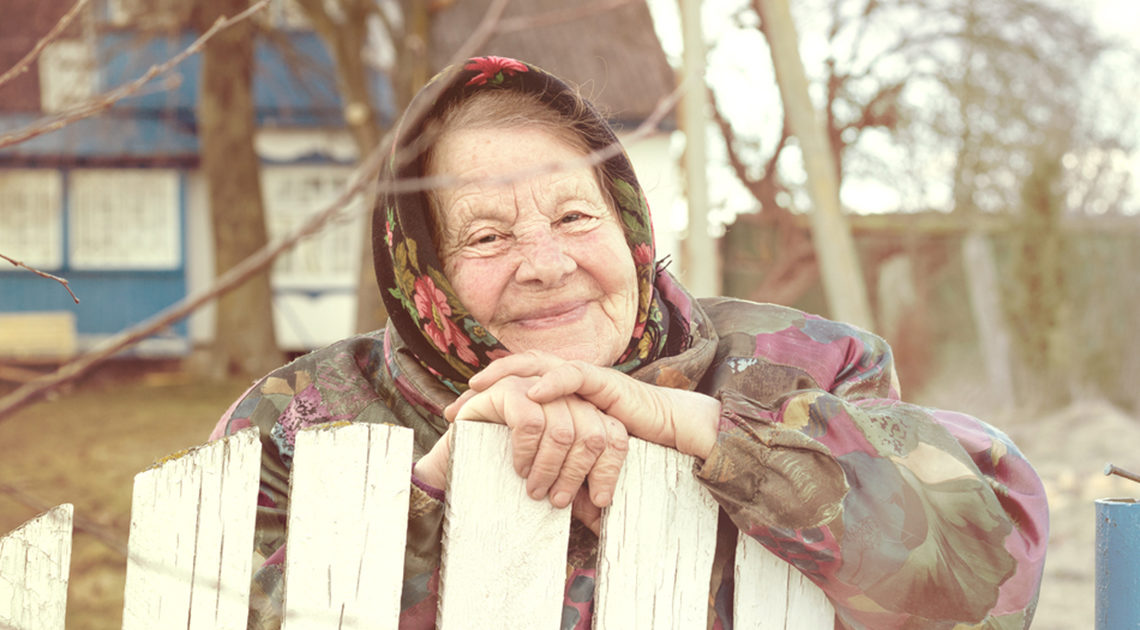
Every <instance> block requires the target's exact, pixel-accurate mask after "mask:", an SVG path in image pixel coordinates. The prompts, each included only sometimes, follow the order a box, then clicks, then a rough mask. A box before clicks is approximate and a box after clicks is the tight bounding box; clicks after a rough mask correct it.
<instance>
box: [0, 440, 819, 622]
mask: <svg viewBox="0 0 1140 630" xmlns="http://www.w3.org/2000/svg"><path fill="white" fill-rule="evenodd" d="M508 449H509V446H508V437H507V429H506V428H505V427H502V426H499V425H491V424H481V423H467V422H462V423H459V424H458V425H457V426H456V436H455V447H454V451H453V462H452V469H451V470H452V478H451V481H450V486H449V488H448V492H447V502H446V508H445V517H444V518H445V520H444V544H443V564H442V570H441V577H440V581H441V589H440V591H441V592H440V603H439V613H438V621H437V624H438V626H437V627H439V628H445V629H449V630H450V629H458V628H518V629H521V630H533V629H535V628H551V629H553V628H558V627H559V624H560V619H561V614H562V609H561V608H562V597H563V589H564V586H565V580H566V548H567V544H568V540H569V531H570V510H569V509H568V508H567V509H560V510H559V509H554V508H552V507H551V506H550V504H549V502H547V501H534V500H531V499H530V498H528V497H527V496H526V494H525V489H524V481H523V480H522V479H521V478H519V477H518V475H516V474H515V473H514V471H513V469H512V468H511V466H510V464H509V461H510V457H509V450H508ZM260 450H261V445H260V442H259V439H258V434H257V431H256V429H246V430H244V431H241V432H239V433H238V434H236V435H233V436H231V437H229V438H227V439H225V440H222V441H219V442H215V443H212V444H208V445H205V446H202V447H199V448H196V449H194V450H192V451H189V452H187V453H184V454H181V455H178V456H174V457H171V458H169V459H167V460H166V461H164V462H162V463H161V464H160V465H157V466H155V467H154V468H151V469H150V470H147V471H144V472H142V473H139V475H137V476H136V477H135V486H134V496H133V505H132V509H131V530H130V539H129V558H128V561H127V576H126V590H125V592H124V602H125V603H124V611H123V628H124V630H134V629H140V630H141V629H145V630H154V629H164V628H187V629H190V630H196V629H200V630H226V629H234V630H241V629H244V628H245V627H246V617H247V604H248V599H249V589H250V574H251V571H252V569H253V567H252V562H253V560H252V558H253V528H254V514H255V509H256V495H257V484H258V467H259V459H260ZM411 467H412V435H411V431H410V430H409V429H406V428H400V427H390V426H385V425H373V424H341V425H328V426H323V427H315V428H311V429H306V430H304V431H301V432H300V433H299V434H298V435H297V447H296V457H295V460H294V464H293V475H292V482H291V487H290V505H291V508H290V511H289V530H288V541H287V548H288V553H287V554H286V564H285V576H286V580H285V619H284V628H285V629H286V630H301V629H309V628H311V629H314V630H315V629H326V628H328V629H331V628H338V629H348V628H358V629H368V630H373V629H378V628H396V627H397V625H398V617H399V609H400V589H401V582H402V569H403V553H404V545H405V537H406V523H405V522H404V521H403V518H404V517H403V515H405V514H407V511H408V497H409V484H408V474H409V471H410V470H411ZM691 470H692V459H691V458H690V457H686V456H683V455H681V454H679V453H677V452H676V451H673V450H671V449H666V448H662V447H659V446H656V445H654V444H649V443H647V442H642V441H640V440H632V444H631V446H630V452H629V456H628V458H627V460H626V463H625V467H624V469H623V471H622V474H621V478H620V479H619V482H618V487H617V491H616V494H615V497H614V503H613V505H612V507H610V508H609V510H608V511H607V512H606V514H605V516H604V519H603V524H602V535H601V547H600V549H599V561H598V571H597V580H596V590H595V600H594V601H595V609H594V615H595V625H594V627H595V628H609V629H611V630H615V629H619V628H620V629H622V630H636V629H638V628H686V629H687V628H705V627H706V615H707V608H708V602H709V593H708V589H709V578H710V575H711V571H712V563H713V553H714V550H715V547H716V521H717V506H716V503H715V502H714V501H713V500H712V498H711V497H710V496H709V494H708V492H707V491H706V490H705V489H704V488H703V487H701V486H700V485H699V484H698V483H697V482H696V480H695V479H694V478H693V475H692V473H691ZM397 514H398V515H401V517H400V518H396V517H395V516H394V515H397ZM71 520H72V507H71V506H70V505H66V504H65V505H61V506H59V507H56V508H54V509H52V510H50V511H48V512H46V513H45V514H43V515H41V516H39V517H37V518H35V519H33V520H31V521H28V522H27V523H25V524H24V525H23V526H21V527H20V528H18V529H16V530H15V531H13V532H12V533H10V534H8V535H7V536H6V537H4V538H0V628H15V629H17V630H63V628H64V610H65V605H66V597H67V580H68V573H69V565H70V556H71V529H72V527H71ZM736 563H737V564H736V567H735V581H736V594H735V603H734V606H735V624H734V625H735V627H736V628H759V629H765V630H767V629H780V630H795V629H800V630H809V629H810V630H831V629H832V627H833V619H834V612H833V610H832V608H831V605H830V604H829V603H828V601H827V599H826V598H825V597H824V595H823V593H822V592H821V591H820V590H819V589H818V588H817V587H816V586H815V585H814V584H812V583H811V582H810V581H808V580H807V579H805V578H804V577H803V576H802V575H801V574H800V573H799V572H797V571H795V570H794V569H791V568H790V566H789V565H788V564H787V563H785V562H783V561H782V560H780V559H778V558H776V557H775V556H774V555H772V554H771V553H770V552H768V551H767V550H766V549H764V548H763V547H761V546H760V545H759V544H757V543H756V542H755V541H753V540H751V539H749V538H748V537H745V536H742V537H740V540H739V542H738V544H737V549H736Z"/></svg>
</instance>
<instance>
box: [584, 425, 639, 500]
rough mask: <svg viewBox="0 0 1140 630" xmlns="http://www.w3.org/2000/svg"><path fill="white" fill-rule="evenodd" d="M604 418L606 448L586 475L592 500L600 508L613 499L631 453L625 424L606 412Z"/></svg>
mask: <svg viewBox="0 0 1140 630" xmlns="http://www.w3.org/2000/svg"><path fill="white" fill-rule="evenodd" d="M602 418H603V422H604V425H605V429H606V450H605V452H603V453H602V454H601V455H600V456H599V457H598V461H597V463H595V464H594V467H593V468H592V469H590V473H589V474H588V475H587V476H586V482H587V484H588V485H589V487H590V501H592V502H593V504H594V505H595V506H597V507H599V508H604V507H607V506H608V505H609V504H610V503H611V502H612V501H613V498H614V491H615V489H616V488H617V482H618V477H619V476H620V475H621V467H622V465H624V464H625V456H626V455H627V454H628V453H629V434H628V433H627V432H626V430H625V425H623V424H622V423H621V422H618V421H617V420H616V419H615V418H612V417H610V416H606V415H604V414H603V415H602Z"/></svg>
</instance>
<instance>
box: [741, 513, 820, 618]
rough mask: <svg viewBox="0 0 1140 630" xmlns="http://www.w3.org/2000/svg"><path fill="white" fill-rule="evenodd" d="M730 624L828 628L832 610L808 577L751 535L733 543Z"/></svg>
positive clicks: (742, 535)
mask: <svg viewBox="0 0 1140 630" xmlns="http://www.w3.org/2000/svg"><path fill="white" fill-rule="evenodd" d="M734 570H735V582H736V592H735V593H734V594H733V606H732V607H733V627H734V628H740V629H741V630H831V628H833V627H834V625H835V610H834V609H833V608H832V606H831V603H830V602H828V601H827V596H825V595H824V594H823V591H821V590H820V589H819V587H818V586H816V585H815V584H813V583H812V581H811V580H809V579H807V578H806V577H804V575H803V574H802V573H800V572H799V571H797V570H795V569H793V568H792V566H791V565H790V564H788V563H787V562H784V561H783V560H781V559H780V558H778V557H777V556H776V555H775V554H773V553H772V552H771V551H768V550H767V549H765V548H764V546H763V545H761V544H760V543H758V542H756V540H754V539H753V538H750V537H749V536H746V535H744V534H741V535H740V537H739V539H738V540H737V544H736V566H735V569H734Z"/></svg>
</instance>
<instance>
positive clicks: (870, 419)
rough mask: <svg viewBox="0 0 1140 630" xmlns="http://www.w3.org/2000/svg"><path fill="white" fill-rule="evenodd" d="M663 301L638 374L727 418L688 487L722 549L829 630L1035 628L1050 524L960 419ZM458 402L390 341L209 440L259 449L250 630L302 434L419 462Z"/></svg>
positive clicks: (578, 605)
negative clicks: (398, 449) (329, 431)
mask: <svg viewBox="0 0 1140 630" xmlns="http://www.w3.org/2000/svg"><path fill="white" fill-rule="evenodd" d="M666 285H667V287H671V288H667V289H666V290H667V291H668V292H669V293H670V295H668V296H667V297H668V298H669V299H670V301H671V302H672V303H673V304H677V305H680V308H681V309H682V310H684V311H686V312H685V313H684V315H685V317H686V319H687V321H689V335H690V336H691V339H690V343H689V344H688V346H687V347H688V348H689V349H688V350H686V351H684V352H682V353H681V354H679V355H677V356H672V357H666V358H663V359H659V360H657V361H655V362H654V363H652V364H650V365H648V366H645V367H643V368H640V369H639V370H638V371H636V372H635V373H634V374H633V376H635V377H636V378H639V379H642V380H644V381H647V382H652V383H655V384H658V385H664V386H670V387H684V388H690V389H699V390H700V391H702V392H704V393H707V394H709V395H712V396H715V397H717V398H718V399H719V400H720V401H721V403H722V413H721V420H720V428H719V431H720V432H719V437H718V441H717V444H716V447H715V448H714V449H713V452H712V453H711V454H710V456H709V457H708V459H706V460H705V461H704V462H702V463H699V464H698V465H697V466H696V469H695V471H694V472H695V474H696V475H697V477H698V478H699V479H700V481H701V482H702V483H703V484H704V485H705V486H706V487H707V488H708V489H709V490H710V492H711V493H712V495H713V496H714V497H715V499H716V500H717V502H718V503H719V504H720V506H721V507H722V508H723V510H724V513H725V514H727V516H728V518H729V519H731V524H732V525H733V526H735V527H734V528H733V527H727V526H726V525H727V523H724V522H722V528H721V529H722V530H723V531H727V532H728V533H733V532H734V531H735V530H739V531H742V532H745V533H747V534H748V535H750V536H752V537H754V538H755V539H756V540H758V541H759V542H760V543H762V544H763V545H764V546H765V547H767V548H768V549H770V550H772V551H773V552H774V553H776V554H777V555H778V556H780V557H781V558H783V559H785V560H786V561H788V562H789V563H791V564H792V565H793V566H794V567H796V568H797V569H798V570H800V571H801V572H803V573H804V574H805V575H806V576H807V577H809V578H810V579H811V580H812V581H813V582H815V583H816V584H818V585H819V586H820V587H821V588H822V589H823V590H824V592H825V593H826V594H827V595H828V597H829V598H830V599H831V601H832V603H833V604H834V606H835V609H836V618H837V627H842V628H852V629H870V628H874V629H891V628H900V629H901V628H1024V627H1027V626H1028V625H1029V622H1030V621H1031V619H1032V615H1033V609H1034V607H1035V604H1036V601H1037V594H1038V590H1039V587H1040V581H1041V573H1042V568H1043V565H1044V556H1045V545H1046V541H1047V538H1048V510H1047V506H1046V502H1045V493H1044V490H1043V488H1042V486H1041V483H1040V481H1039V479H1038V477H1037V476H1036V474H1035V473H1034V471H1033V469H1032V468H1031V467H1030V465H1029V463H1028V462H1027V461H1026V460H1025V458H1024V457H1023V456H1022V455H1021V453H1020V452H1019V451H1018V450H1017V448H1016V447H1015V446H1014V445H1013V443H1012V442H1011V441H1010V440H1009V438H1007V437H1006V436H1005V435H1004V434H1002V433H1001V432H1000V431H998V430H997V429H995V428H993V427H991V426H989V425H987V424H985V423H983V422H981V421H979V420H976V419H974V418H971V417H968V416H965V415H962V414H959V413H953V412H946V411H938V410H931V409H926V408H922V407H918V406H915V405H911V404H907V403H903V402H901V401H900V400H898V395H897V387H896V386H895V385H894V370H893V365H892V359H891V353H890V349H889V348H888V346H887V345H886V344H885V342H883V341H882V340H881V339H879V338H877V337H875V336H873V335H870V334H868V333H866V332H863V331H861V330H858V329H855V328H853V327H850V326H847V325H844V324H839V323H835V322H831V321H828V320H825V319H822V318H819V317H815V316H812V315H807V314H804V313H801V312H799V311H796V310H793V309H790V308H785V307H780V306H774V305H768V304H755V303H750V302H744V301H739V300H732V299H724V298H718V299H709V300H700V301H699V302H698V301H695V300H692V299H691V298H689V297H688V296H687V295H686V294H684V292H683V290H682V289H680V288H679V286H677V285H676V284H675V283H672V282H666V283H663V286H666ZM454 399H455V394H454V393H453V392H451V391H450V390H448V389H446V388H444V387H443V386H442V385H440V384H439V382H438V381H437V380H436V379H435V378H434V377H433V376H432V375H431V374H429V373H427V372H426V371H425V370H424V369H423V368H422V367H421V366H420V364H419V363H417V362H416V361H415V359H414V358H413V357H411V356H410V354H409V353H408V352H407V349H406V347H405V346H404V345H403V344H402V342H401V340H400V339H399V337H398V336H397V335H396V334H395V333H394V331H393V330H392V329H391V328H389V329H388V330H387V331H378V332H376V333H372V334H369V335H364V336H359V337H354V338H351V339H347V340H344V341H342V342H339V343H337V344H334V345H332V346H330V347H327V348H325V349H322V350H319V351H316V352H314V353H312V354H309V355H307V356H304V357H301V358H300V359H297V360H296V361H294V362H293V363H291V364H289V365H287V366H285V367H283V368H280V369H279V370H277V371H275V372H273V373H272V374H270V375H269V376H267V377H265V378H264V379H262V380H261V381H259V382H258V383H256V384H255V385H254V386H253V387H252V388H251V389H250V390H249V391H248V392H247V393H246V394H245V395H244V396H243V397H242V398H241V399H240V400H238V401H237V402H236V403H235V404H234V405H233V406H232V407H231V408H230V409H229V410H228V411H227V412H226V413H225V415H224V416H223V417H222V418H221V420H220V422H219V423H218V425H217V427H216V429H215V430H214V433H213V435H212V437H213V438H218V437H220V436H222V435H226V434H229V433H232V432H234V431H237V430H240V429H242V428H244V427H248V426H251V425H257V426H258V427H260V429H261V435H262V442H263V455H262V458H263V462H262V481H261V493H260V504H261V506H263V507H262V509H260V510H259V516H258V523H257V548H258V550H259V552H260V553H261V554H262V555H263V556H264V564H263V565H262V566H261V568H260V570H259V571H258V572H257V574H256V576H255V578H254V585H253V586H254V588H253V597H252V604H251V614H250V627H251V628H256V629H259V630H264V629H268V628H277V627H279V625H280V623H281V605H282V593H283V588H282V587H283V584H282V570H281V569H282V566H283V559H284V541H285V537H284V536H285V517H284V508H286V507H287V502H288V476H289V469H290V464H291V461H292V455H293V444H294V436H295V434H296V432H297V430H298V429H300V428H302V427H305V426H309V425H313V424H318V423H324V422H332V421H354V422H386V423H394V424H398V425H403V426H408V427H411V428H412V429H413V430H414V433H415V438H414V442H415V451H416V452H415V457H417V458H418V457H420V456H422V455H423V454H424V453H426V452H427V451H428V450H429V449H430V448H431V446H432V444H434V442H435V441H436V440H437V439H438V438H439V436H440V435H442V433H443V432H444V430H445V429H446V423H445V421H444V420H443V419H442V418H441V417H440V413H441V410H442V408H443V407H444V406H445V405H446V404H448V403H449V402H451V401H452V400H454ZM410 483H411V488H412V499H411V506H410V513H409V514H408V515H407V518H408V542H407V551H406V556H405V560H404V590H403V595H402V608H403V610H402V613H401V623H400V627H401V628H431V627H434V621H435V611H436V605H437V601H436V594H437V591H438V567H439V557H440V536H441V532H442V519H443V504H442V499H443V493H442V491H441V490H439V489H436V488H431V487H428V486H426V485H425V484H423V483H422V482H420V481H419V480H417V479H415V478H414V477H413V478H412V479H411V481H410ZM392 518H401V519H402V518H405V515H403V514H400V515H393V516H392ZM722 519H723V515H722ZM596 544H597V540H596V538H595V537H594V535H593V534H592V533H591V532H590V531H589V530H588V529H586V528H585V527H584V526H581V525H580V524H578V523H577V522H575V524H574V526H573V528H572V531H571V542H570V553H569V556H568V558H567V563H568V567H567V575H568V576H569V577H568V579H567V582H566V590H565V599H564V614H563V627H564V628H589V627H590V617H591V610H592V597H593V575H594V573H593V568H594V553H595V547H596ZM722 547H723V549H722ZM717 553H718V557H717V559H716V561H715V563H714V567H715V569H714V575H713V576H712V588H713V590H712V591H710V592H712V593H714V594H715V597H713V598H710V607H709V626H710V627H712V628H731V627H732V625H731V615H732V611H731V609H732V605H731V601H732V579H733V578H732V560H731V554H732V546H731V545H718V552H717ZM725 554H727V555H728V556H729V557H721V556H723V555H725Z"/></svg>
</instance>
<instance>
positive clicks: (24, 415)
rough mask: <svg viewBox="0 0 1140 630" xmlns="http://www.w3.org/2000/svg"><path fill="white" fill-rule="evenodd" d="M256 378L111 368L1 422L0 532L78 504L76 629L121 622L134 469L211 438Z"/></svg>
mask: <svg viewBox="0 0 1140 630" xmlns="http://www.w3.org/2000/svg"><path fill="white" fill-rule="evenodd" d="M248 384H249V383H248V381H245V380H235V381H232V382H224V383H203V382H195V381H194V380H193V379H192V377H190V376H188V375H185V374H182V373H178V372H160V373H152V374H146V373H141V374H140V373H128V374H124V373H123V369H122V367H121V366H119V367H116V366H114V365H111V366H108V368H107V369H106V370H105V371H104V372H103V373H101V374H97V375H95V376H93V377H91V378H89V379H87V381H86V382H85V383H84V384H82V385H79V386H77V387H75V388H74V389H73V390H72V391H70V392H68V393H65V394H60V395H57V396H55V397H54V399H53V400H48V401H43V402H39V403H37V404H34V405H32V406H29V407H25V408H24V409H22V410H21V411H19V412H18V413H16V414H15V415H13V416H11V417H8V418H5V419H3V420H0V490H3V489H4V487H5V486H7V487H8V488H7V491H0V533H6V532H8V531H10V530H12V529H14V528H16V527H18V526H19V525H20V524H21V523H23V522H24V521H26V520H28V519H30V518H32V517H34V516H36V515H37V514H38V513H40V512H42V511H43V510H45V509H47V508H49V507H52V506H55V505H58V504H60V503H72V504H74V506H75V519H76V532H75V535H74V537H73V543H72V558H71V580H70V586H69V590H68V604H67V627H68V628H69V629H74V630H104V629H108V630H109V629H111V628H120V627H121V622H122V613H123V611H122V608H123V584H124V579H125V572H126V557H125V556H124V555H123V553H122V551H121V550H122V549H123V548H125V547H126V541H127V534H128V531H129V527H130V504H131V491H132V483H133V480H134V476H135V474H137V473H139V472H141V471H143V470H145V469H146V468H147V467H149V466H150V465H151V464H152V463H154V462H155V460H157V459H161V458H162V457H164V456H166V455H167V454H169V453H171V452H174V451H179V450H182V449H185V448H187V447H191V446H196V445H198V444H201V443H203V442H204V441H205V440H206V438H207V436H208V435H209V433H210V430H211V429H212V428H213V426H214V423H215V421H216V420H217V419H218V417H219V416H220V415H221V414H222V412H223V411H224V410H225V409H226V408H227V407H228V406H229V404H230V403H232V402H233V401H234V400H235V399H236V398H237V397H238V396H239V395H240V394H241V392H242V391H243V390H244V388H245V387H246V386H248ZM12 489H14V490H15V491H14V492H13V490H12ZM81 528H85V529H89V530H91V531H90V532H88V531H81ZM92 532H94V534H93V533H92ZM108 543H110V544H108ZM116 546H117V547H118V548H117V549H116Z"/></svg>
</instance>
